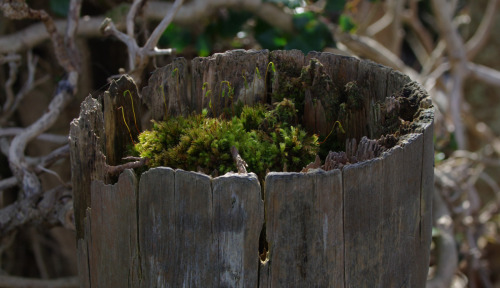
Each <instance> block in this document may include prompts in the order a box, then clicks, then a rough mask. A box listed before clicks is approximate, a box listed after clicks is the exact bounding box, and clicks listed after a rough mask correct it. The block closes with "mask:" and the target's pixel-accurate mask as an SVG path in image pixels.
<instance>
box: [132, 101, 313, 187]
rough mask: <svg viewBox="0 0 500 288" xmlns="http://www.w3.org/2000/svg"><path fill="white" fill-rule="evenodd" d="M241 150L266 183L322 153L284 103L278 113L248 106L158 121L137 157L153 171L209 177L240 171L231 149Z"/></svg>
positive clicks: (141, 138) (289, 103) (288, 103)
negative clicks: (228, 114)
mask: <svg viewBox="0 0 500 288" xmlns="http://www.w3.org/2000/svg"><path fill="white" fill-rule="evenodd" d="M232 146H235V147H236V148H237V149H238V151H239V153H240V155H241V157H242V158H243V159H244V160H245V161H246V162H247V164H248V171H249V172H254V173H255V174H257V175H258V176H259V178H260V179H264V177H265V174H266V171H283V169H284V167H286V168H285V169H287V170H288V171H300V170H301V169H302V168H303V167H304V166H306V165H307V164H308V163H310V162H311V161H313V160H314V158H315V156H316V154H317V153H318V151H319V143H318V137H317V136H316V135H315V134H310V133H307V132H306V130H304V129H303V128H302V127H301V125H300V124H299V123H298V115H297V109H296V108H295V104H294V103H293V101H292V100H289V99H286V98H284V99H283V100H282V101H280V102H277V103H274V105H273V106H272V109H270V108H269V107H266V106H265V105H256V106H254V107H249V106H243V107H242V109H241V112H240V113H239V115H235V116H233V117H232V118H229V119H226V118H224V117H217V118H212V117H207V111H204V113H202V114H201V115H199V114H198V115H194V114H193V115H190V116H188V117H170V118H169V119H168V120H167V121H162V122H154V123H153V128H152V129H151V130H148V131H144V132H142V133H141V134H140V135H139V142H138V143H137V144H136V145H135V146H134V149H135V150H136V153H138V154H139V155H140V156H141V157H147V158H148V159H150V160H149V166H150V167H156V166H169V167H173V168H181V169H184V170H191V171H202V172H205V173H207V174H214V173H215V174H220V175H221V174H224V173H227V172H229V171H236V167H235V165H234V162H233V159H232V157H231V154H230V149H231V147H232Z"/></svg>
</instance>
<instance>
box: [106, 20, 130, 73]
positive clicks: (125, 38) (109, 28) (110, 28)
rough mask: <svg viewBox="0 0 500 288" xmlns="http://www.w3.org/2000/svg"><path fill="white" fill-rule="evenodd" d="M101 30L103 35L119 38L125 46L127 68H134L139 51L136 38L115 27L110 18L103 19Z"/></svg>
mask: <svg viewBox="0 0 500 288" xmlns="http://www.w3.org/2000/svg"><path fill="white" fill-rule="evenodd" d="M101 30H102V31H103V32H104V34H105V35H113V36H115V37H116V38H118V40H120V41H121V42H123V44H125V45H126V46H127V50H128V66H129V70H134V69H135V66H136V57H137V54H138V52H139V45H137V42H136V40H135V39H134V38H133V37H131V36H129V35H127V34H125V33H123V32H121V31H120V30H119V29H117V28H116V26H115V24H114V23H113V22H112V21H111V19H110V18H106V19H104V21H103V22H102V25H101Z"/></svg>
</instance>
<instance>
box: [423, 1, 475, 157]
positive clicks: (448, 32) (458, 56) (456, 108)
mask: <svg viewBox="0 0 500 288" xmlns="http://www.w3.org/2000/svg"><path fill="white" fill-rule="evenodd" d="M452 4H453V3H449V2H447V1H446V0H432V9H433V11H434V12H435V13H434V14H435V15H436V20H437V24H438V25H437V26H438V27H437V28H438V29H439V31H440V34H441V35H442V37H443V39H444V41H445V42H446V51H447V53H448V57H449V61H450V65H451V74H452V81H453V82H452V85H453V87H452V88H451V93H450V97H451V101H450V112H451V117H452V119H453V124H454V125H455V137H456V140H457V144H458V148H460V149H464V148H465V147H467V143H466V142H467V139H466V137H465V131H464V125H463V123H462V117H461V112H462V101H463V83H464V80H465V78H466V77H467V73H468V72H469V71H468V69H467V67H466V64H467V58H466V53H465V46H464V43H463V41H462V38H461V36H460V34H459V33H458V30H457V29H456V27H455V26H454V24H453V20H452V16H453V12H454V11H455V10H453V9H454V8H453V7H454V6H453V5H452Z"/></svg>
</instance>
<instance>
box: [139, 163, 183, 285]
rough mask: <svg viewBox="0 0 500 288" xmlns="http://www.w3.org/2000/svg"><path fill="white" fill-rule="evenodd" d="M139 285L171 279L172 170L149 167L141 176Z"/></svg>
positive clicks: (172, 235) (173, 180) (173, 196)
mask: <svg viewBox="0 0 500 288" xmlns="http://www.w3.org/2000/svg"><path fill="white" fill-rule="evenodd" d="M138 201H139V202H138V208H137V210H138V211H137V212H138V218H139V219H138V226H139V227H138V228H139V245H140V253H141V271H142V273H141V275H142V278H141V287H145V288H146V287H161V286H162V285H163V284H164V283H173V282H174V279H175V278H176V277H178V276H179V275H176V274H175V273H174V269H175V266H176V265H177V263H176V261H175V248H176V246H175V245H176V244H175V242H176V241H177V239H178V237H177V234H176V229H175V227H176V225H175V221H176V208H175V206H176V203H175V172H174V170H172V169H171V168H155V169H150V170H149V171H147V172H145V173H143V174H142V176H141V180H140V183H139V200H138Z"/></svg>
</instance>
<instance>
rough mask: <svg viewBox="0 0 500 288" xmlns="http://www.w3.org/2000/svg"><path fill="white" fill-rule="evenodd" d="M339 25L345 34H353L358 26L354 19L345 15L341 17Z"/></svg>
mask: <svg viewBox="0 0 500 288" xmlns="http://www.w3.org/2000/svg"><path fill="white" fill-rule="evenodd" d="M339 25H340V28H341V29H342V31H344V32H353V31H354V30H355V29H356V24H355V23H354V21H353V20H352V18H351V17H350V16H347V15H345V14H342V15H340V19H339Z"/></svg>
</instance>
